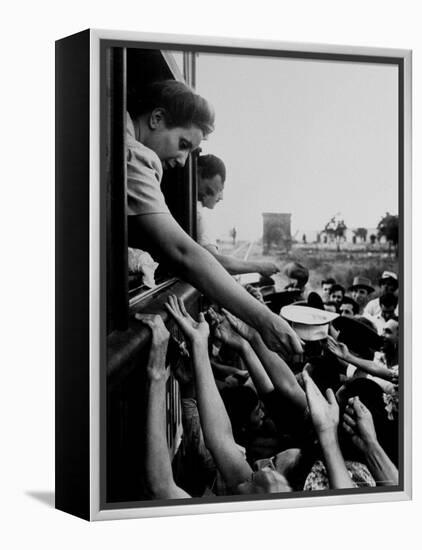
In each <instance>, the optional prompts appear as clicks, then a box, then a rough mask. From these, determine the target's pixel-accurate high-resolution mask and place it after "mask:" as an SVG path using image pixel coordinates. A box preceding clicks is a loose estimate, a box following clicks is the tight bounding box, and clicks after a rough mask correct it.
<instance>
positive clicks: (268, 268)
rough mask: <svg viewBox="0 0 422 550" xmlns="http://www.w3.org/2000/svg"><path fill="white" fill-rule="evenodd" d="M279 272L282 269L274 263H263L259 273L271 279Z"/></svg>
mask: <svg viewBox="0 0 422 550" xmlns="http://www.w3.org/2000/svg"><path fill="white" fill-rule="evenodd" d="M279 271H280V269H279V268H278V267H277V266H276V265H275V264H274V263H273V262H261V264H260V266H259V270H258V273H259V274H260V275H264V277H270V276H271V275H274V273H278V272H279Z"/></svg>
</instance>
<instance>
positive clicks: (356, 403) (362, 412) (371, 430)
mask: <svg viewBox="0 0 422 550" xmlns="http://www.w3.org/2000/svg"><path fill="white" fill-rule="evenodd" d="M343 429H344V430H345V432H347V433H348V434H349V435H350V437H351V438H352V441H353V443H354V444H355V445H356V447H357V448H358V449H359V450H361V451H362V452H364V453H365V452H367V451H368V450H369V449H370V448H371V447H372V446H373V445H375V444H376V443H377V442H378V440H377V434H376V431H375V426H374V420H373V418H372V414H371V411H370V410H369V409H368V408H367V407H365V405H364V404H363V403H362V402H361V400H360V399H359V397H351V398H350V399H349V401H348V404H347V407H346V411H345V413H344V414H343Z"/></svg>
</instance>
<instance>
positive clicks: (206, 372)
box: [166, 296, 252, 487]
mask: <svg viewBox="0 0 422 550" xmlns="http://www.w3.org/2000/svg"><path fill="white" fill-rule="evenodd" d="M166 307H167V309H168V311H169V312H170V314H171V315H172V316H173V318H174V319H175V320H176V322H177V323H178V325H179V327H180V328H181V330H182V331H183V333H184V335H185V337H186V338H187V339H188V341H189V343H190V345H191V350H192V360H193V368H194V372H195V384H196V393H197V399H198V410H199V416H200V419H201V426H202V431H203V433H204V440H205V444H206V446H207V447H208V449H209V450H210V452H211V454H212V455H213V458H214V460H215V462H216V464H217V467H218V469H219V471H220V472H221V474H222V476H223V477H224V479H225V481H226V483H227V485H228V486H229V487H235V486H237V485H238V484H239V483H242V482H243V481H245V480H246V479H248V478H249V477H250V476H251V474H252V469H251V467H250V466H249V464H248V463H247V462H246V459H245V458H244V456H243V455H242V453H241V451H240V449H239V448H238V447H237V445H236V442H235V440H234V438H233V432H232V428H231V423H230V419H229V417H228V415H227V411H226V409H225V407H224V403H223V400H222V399H221V396H220V394H219V392H218V389H217V386H216V384H215V380H214V377H213V374H212V370H211V364H210V360H209V356H208V335H209V327H208V323H207V322H206V321H205V319H204V316H203V314H202V313H200V318H199V322H195V321H194V320H193V319H192V317H191V316H190V315H189V314H188V313H187V312H186V309H185V307H184V305H183V302H182V301H181V300H180V299H177V298H176V297H175V296H171V297H170V298H169V300H168V302H167V304H166Z"/></svg>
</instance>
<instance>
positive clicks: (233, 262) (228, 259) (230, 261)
mask: <svg viewBox="0 0 422 550" xmlns="http://www.w3.org/2000/svg"><path fill="white" fill-rule="evenodd" d="M204 248H205V250H208V252H209V253H210V254H212V255H213V256H214V258H215V259H216V260H217V261H218V262H219V263H220V264H221V265H222V266H223V267H224V269H227V271H228V272H229V273H230V274H231V275H240V274H242V273H259V274H260V275H264V276H266V277H270V276H271V275H274V273H278V271H280V270H279V268H278V267H277V266H276V265H275V264H274V263H273V262H250V261H247V260H240V259H238V258H234V257H233V256H228V255H226V254H220V253H219V252H218V249H217V247H216V246H213V245H205V246H204Z"/></svg>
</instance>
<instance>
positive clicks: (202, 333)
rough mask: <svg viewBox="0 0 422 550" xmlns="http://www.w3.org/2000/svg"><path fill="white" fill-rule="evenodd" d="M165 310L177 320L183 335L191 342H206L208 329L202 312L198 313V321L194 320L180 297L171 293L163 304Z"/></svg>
mask: <svg viewBox="0 0 422 550" xmlns="http://www.w3.org/2000/svg"><path fill="white" fill-rule="evenodd" d="M165 305H166V308H167V311H168V312H169V313H170V315H171V316H172V317H173V319H174V320H175V321H176V322H177V324H178V325H179V327H180V329H181V330H182V332H183V334H184V335H185V337H186V338H187V339H188V340H189V341H190V342H191V344H193V343H194V342H195V343H202V344H205V345H206V344H207V342H208V336H209V333H210V329H209V326H208V323H207V322H206V321H205V317H204V314H203V313H200V314H199V321H198V322H197V321H195V320H194V319H192V317H191V316H190V315H189V313H188V312H187V311H186V309H185V306H184V304H183V302H182V300H181V299H180V298H176V296H174V295H173V294H172V295H171V296H169V298H168V301H167V303H166V304H165Z"/></svg>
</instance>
